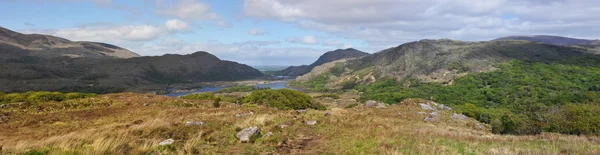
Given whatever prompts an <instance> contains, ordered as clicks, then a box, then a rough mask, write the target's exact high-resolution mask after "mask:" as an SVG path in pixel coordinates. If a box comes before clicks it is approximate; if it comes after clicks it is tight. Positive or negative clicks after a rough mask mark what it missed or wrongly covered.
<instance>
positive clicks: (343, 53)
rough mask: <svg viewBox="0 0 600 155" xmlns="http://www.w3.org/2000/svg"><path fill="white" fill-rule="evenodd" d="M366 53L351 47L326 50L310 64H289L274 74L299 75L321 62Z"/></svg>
mask: <svg viewBox="0 0 600 155" xmlns="http://www.w3.org/2000/svg"><path fill="white" fill-rule="evenodd" d="M366 55H369V53H365V52H362V51H359V50H356V49H353V48H348V49H337V50H334V51H329V52H326V53H325V54H323V55H321V56H319V58H318V59H317V61H315V62H313V63H312V64H310V65H302V66H290V67H288V68H286V69H284V70H281V71H278V72H275V73H274V74H276V75H285V76H300V75H304V74H306V73H308V72H310V71H311V70H312V69H313V68H315V67H316V66H319V65H322V64H325V63H328V62H332V61H336V60H341V59H346V58H355V57H362V56H366Z"/></svg>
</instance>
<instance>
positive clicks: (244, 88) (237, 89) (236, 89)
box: [217, 86, 259, 93]
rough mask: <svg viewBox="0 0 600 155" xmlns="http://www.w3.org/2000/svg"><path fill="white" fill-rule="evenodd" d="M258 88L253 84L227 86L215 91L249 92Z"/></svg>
mask: <svg viewBox="0 0 600 155" xmlns="http://www.w3.org/2000/svg"><path fill="white" fill-rule="evenodd" d="M258 89H259V88H256V87H254V86H234V87H228V88H224V89H221V90H219V91H217V93H232V92H251V91H254V90H258Z"/></svg>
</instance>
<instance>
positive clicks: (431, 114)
mask: <svg viewBox="0 0 600 155" xmlns="http://www.w3.org/2000/svg"><path fill="white" fill-rule="evenodd" d="M439 115H440V112H439V111H435V112H432V113H430V114H429V116H431V117H437V116H439Z"/></svg>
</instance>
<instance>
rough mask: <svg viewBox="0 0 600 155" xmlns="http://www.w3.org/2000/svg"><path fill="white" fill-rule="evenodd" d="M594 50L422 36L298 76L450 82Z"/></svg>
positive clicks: (334, 82) (330, 84) (332, 82)
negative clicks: (501, 65)
mask: <svg viewBox="0 0 600 155" xmlns="http://www.w3.org/2000/svg"><path fill="white" fill-rule="evenodd" d="M594 50H595V49H593V48H585V47H583V46H557V45H549V44H539V43H533V42H529V41H520V40H510V41H490V42H463V41H455V40H448V39H442V40H421V41H416V42H410V43H405V44H402V45H400V46H398V47H394V48H390V49H386V50H383V51H380V52H377V53H374V54H371V55H368V56H364V57H361V58H359V59H355V60H348V61H345V62H332V63H338V64H340V65H338V66H339V67H338V68H342V69H341V70H340V69H338V68H336V69H334V68H332V67H333V66H335V65H330V64H325V65H321V66H318V67H316V68H315V69H313V71H312V72H310V73H308V74H305V75H303V76H300V77H298V78H297V79H296V80H297V81H299V82H307V81H311V80H313V79H319V78H322V77H323V76H325V77H327V78H326V79H328V80H327V85H326V87H327V88H335V87H336V86H339V84H340V83H343V82H344V81H359V82H361V83H370V82H373V81H375V80H378V79H397V80H399V81H402V80H409V79H418V80H420V81H424V82H439V83H448V82H452V81H453V80H454V79H455V78H457V77H461V76H464V75H466V74H467V73H478V72H488V71H493V70H495V69H498V68H497V67H496V66H495V65H496V64H499V63H503V62H508V61H509V60H523V61H533V62H544V63H560V62H562V60H565V59H566V58H599V59H600V56H598V55H593V53H595V51H594ZM581 65H585V64H581ZM327 70H329V71H327ZM329 75H335V76H329Z"/></svg>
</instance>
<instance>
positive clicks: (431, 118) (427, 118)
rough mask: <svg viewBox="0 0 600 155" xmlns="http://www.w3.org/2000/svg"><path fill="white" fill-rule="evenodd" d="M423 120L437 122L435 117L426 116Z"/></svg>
mask: <svg viewBox="0 0 600 155" xmlns="http://www.w3.org/2000/svg"><path fill="white" fill-rule="evenodd" d="M423 121H425V122H431V123H433V122H435V119H434V118H433V117H425V119H423Z"/></svg>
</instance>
